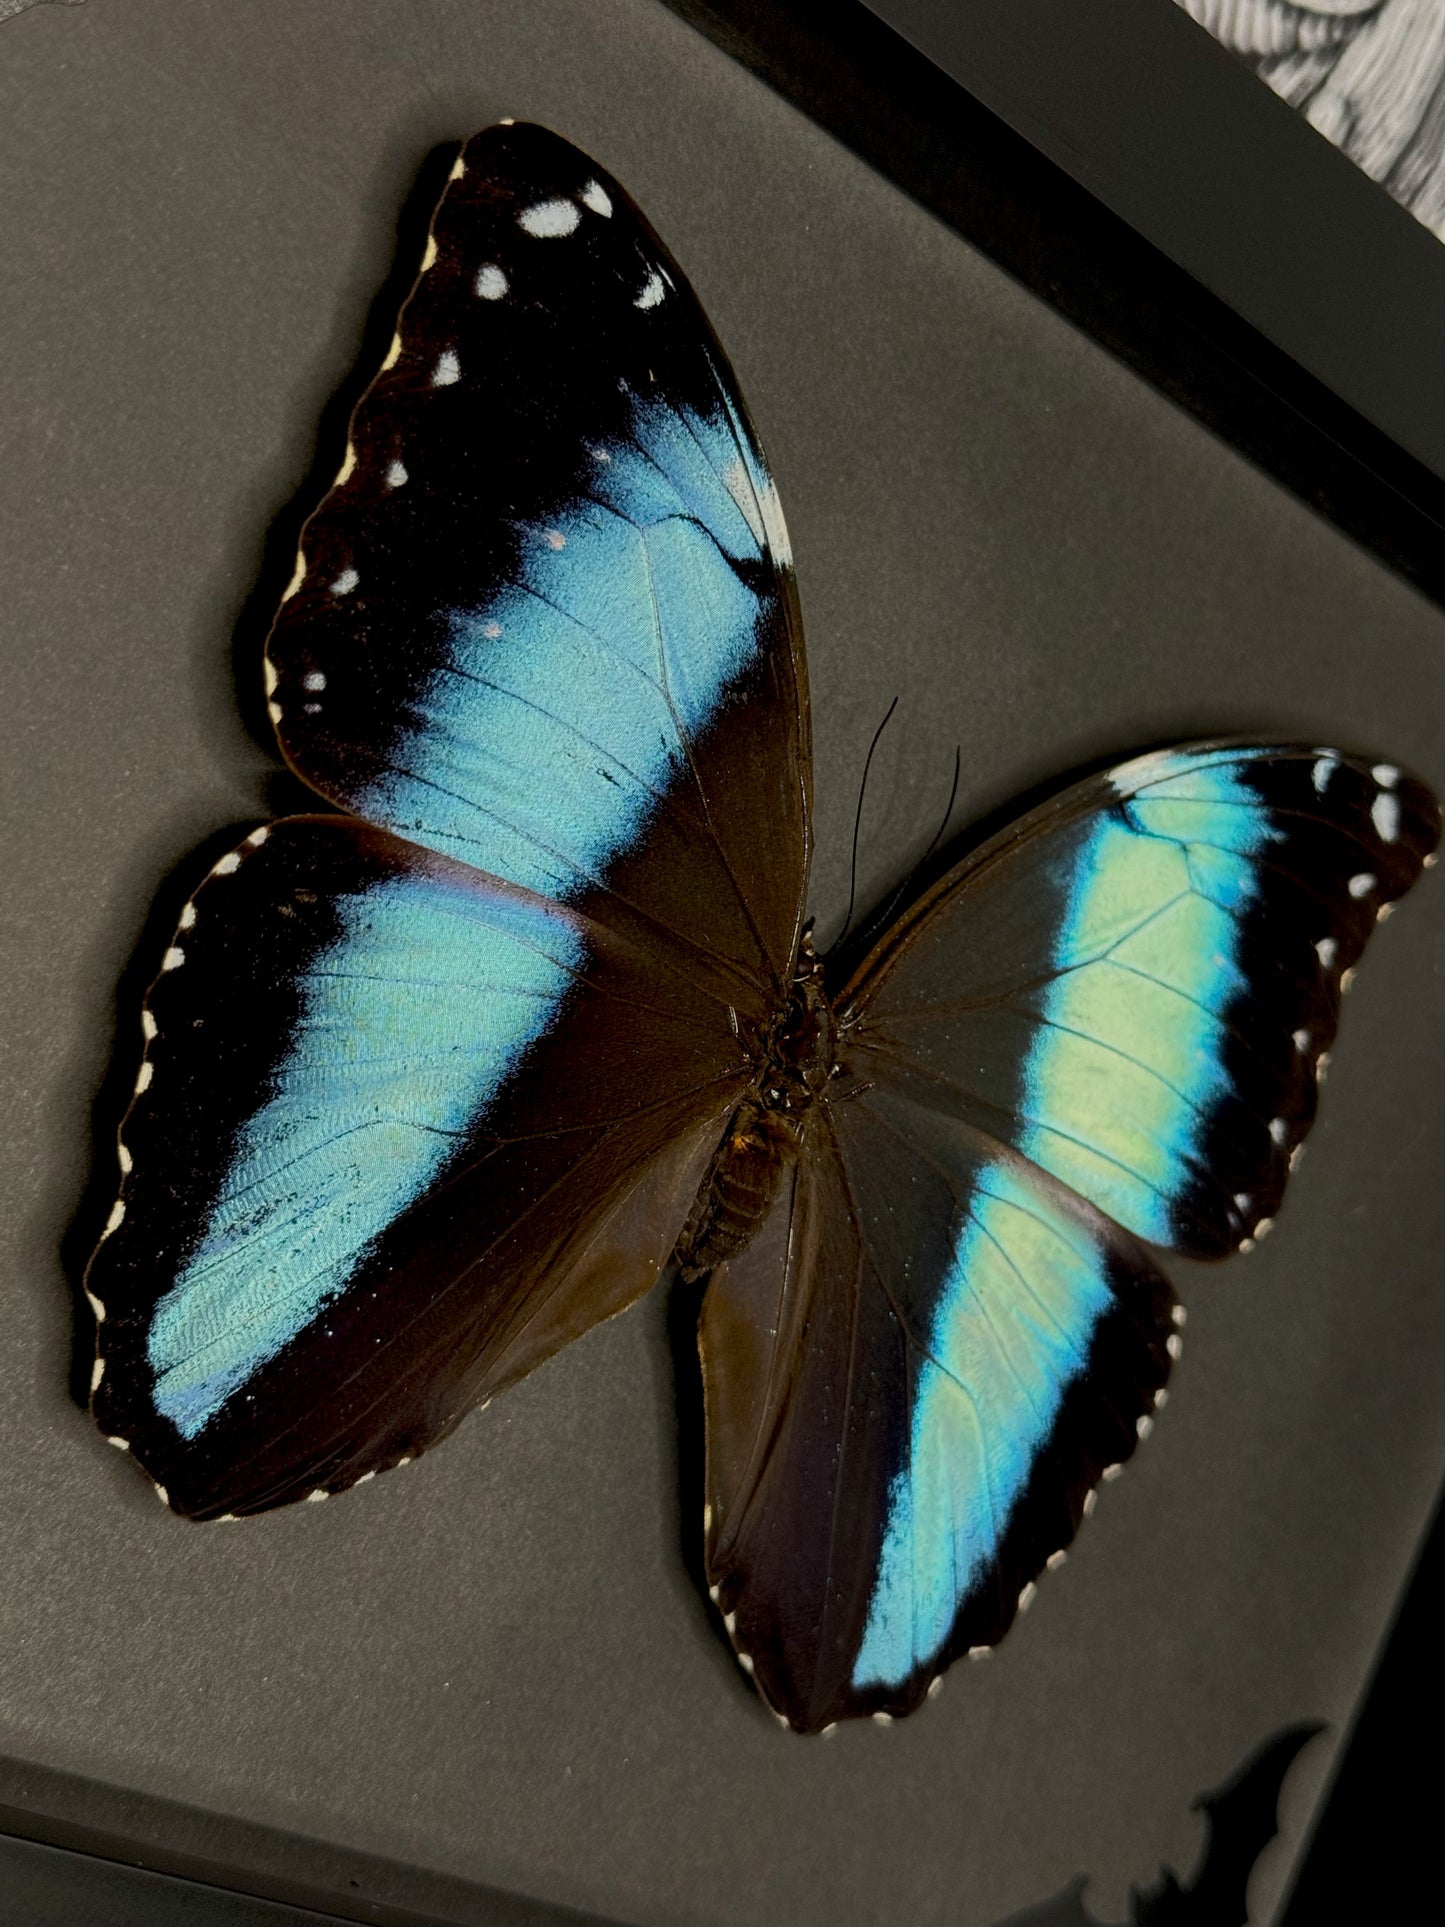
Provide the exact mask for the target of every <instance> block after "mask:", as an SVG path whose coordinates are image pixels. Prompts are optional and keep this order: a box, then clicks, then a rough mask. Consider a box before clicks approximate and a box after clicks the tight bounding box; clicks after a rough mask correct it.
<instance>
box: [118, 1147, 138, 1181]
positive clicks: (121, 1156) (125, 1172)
mask: <svg viewBox="0 0 1445 1927" xmlns="http://www.w3.org/2000/svg"><path fill="white" fill-rule="evenodd" d="M115 1156H116V1162H117V1163H118V1164H119V1166H120V1169H121V1175H122V1177H128V1176H129V1175H130V1171H131V1167H132V1165H134V1163H135V1159H134V1158H133V1157H132V1156H131V1154H130V1151H129V1150H128V1149H127V1147H126V1146H125V1145H124V1144H121V1143H119V1142H118V1143H117V1144H116V1147H115Z"/></svg>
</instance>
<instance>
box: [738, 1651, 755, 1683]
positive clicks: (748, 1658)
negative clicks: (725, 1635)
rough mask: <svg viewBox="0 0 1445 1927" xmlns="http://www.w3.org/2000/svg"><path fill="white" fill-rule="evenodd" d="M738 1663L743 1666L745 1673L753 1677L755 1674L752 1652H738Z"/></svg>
mask: <svg viewBox="0 0 1445 1927" xmlns="http://www.w3.org/2000/svg"><path fill="white" fill-rule="evenodd" d="M738 1665H739V1666H741V1667H742V1669H743V1671H744V1672H745V1673H746V1674H747V1676H748V1678H749V1679H751V1678H752V1676H753V1656H752V1654H751V1653H739V1654H738Z"/></svg>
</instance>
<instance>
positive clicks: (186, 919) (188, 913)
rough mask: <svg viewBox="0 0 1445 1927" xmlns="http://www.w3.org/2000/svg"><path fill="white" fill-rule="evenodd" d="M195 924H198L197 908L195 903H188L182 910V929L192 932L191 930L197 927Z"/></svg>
mask: <svg viewBox="0 0 1445 1927" xmlns="http://www.w3.org/2000/svg"><path fill="white" fill-rule="evenodd" d="M195 922H196V906H195V904H193V903H187V904H184V905H183V906H182V908H181V928H182V930H191V929H193V928H194V927H195Z"/></svg>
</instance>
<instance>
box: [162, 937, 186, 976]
mask: <svg viewBox="0 0 1445 1927" xmlns="http://www.w3.org/2000/svg"><path fill="white" fill-rule="evenodd" d="M185 961H186V953H185V951H184V950H182V949H181V946H180V945H179V944H178V943H173V944H172V945H171V947H170V949H169V950H168V951H167V952H166V954H165V955H164V956H163V957H162V958H161V969H162V970H179V969H180V967H181V965H182V964H183V963H184V962H185Z"/></svg>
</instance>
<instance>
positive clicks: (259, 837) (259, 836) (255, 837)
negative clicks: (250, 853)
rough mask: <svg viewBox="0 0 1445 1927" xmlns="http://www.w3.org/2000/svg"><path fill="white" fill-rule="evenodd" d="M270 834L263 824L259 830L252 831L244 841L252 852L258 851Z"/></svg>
mask: <svg viewBox="0 0 1445 1927" xmlns="http://www.w3.org/2000/svg"><path fill="white" fill-rule="evenodd" d="M270 834H271V832H270V830H269V829H268V828H267V827H266V825H265V824H264V823H263V824H262V825H261V827H260V829H259V830H252V832H251V834H250V835H249V836H248V837H247V838H246V841H247V842H248V843H249V844H250V846H251V848H252V849H253V850H259V849H260V847H261V845H262V844H263V843H264V842H265V841H266V838H267V837H268V836H269V835H270Z"/></svg>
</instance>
